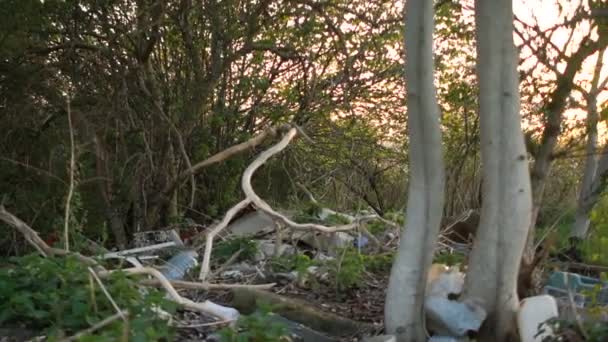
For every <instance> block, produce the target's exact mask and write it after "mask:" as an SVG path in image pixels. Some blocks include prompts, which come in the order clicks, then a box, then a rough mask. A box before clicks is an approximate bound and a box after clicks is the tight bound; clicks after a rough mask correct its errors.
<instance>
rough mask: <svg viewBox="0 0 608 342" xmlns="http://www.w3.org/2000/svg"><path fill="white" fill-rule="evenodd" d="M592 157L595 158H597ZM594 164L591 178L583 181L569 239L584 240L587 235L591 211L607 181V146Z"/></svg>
mask: <svg viewBox="0 0 608 342" xmlns="http://www.w3.org/2000/svg"><path fill="white" fill-rule="evenodd" d="M594 157H596V158H597V156H594ZM594 164H595V165H596V170H595V174H594V175H593V178H592V179H584V180H583V186H584V187H583V188H581V194H580V197H579V200H578V207H577V210H576V220H575V222H574V226H573V227H572V231H571V232H570V236H571V237H575V238H579V239H584V238H586V237H587V235H588V233H589V224H590V215H591V211H592V210H593V207H594V206H595V204H596V203H597V202H598V200H599V199H600V195H601V194H602V192H603V191H604V190H605V189H606V184H607V179H608V145H607V146H606V147H605V148H604V150H603V151H602V155H601V157H600V158H599V160H597V159H596V161H594ZM585 171H587V170H585ZM585 176H587V175H585Z"/></svg>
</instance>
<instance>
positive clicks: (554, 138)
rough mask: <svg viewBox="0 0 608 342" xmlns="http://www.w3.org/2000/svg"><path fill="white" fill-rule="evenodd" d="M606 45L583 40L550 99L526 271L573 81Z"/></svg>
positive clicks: (535, 175)
mask: <svg viewBox="0 0 608 342" xmlns="http://www.w3.org/2000/svg"><path fill="white" fill-rule="evenodd" d="M607 43H608V39H600V40H598V42H593V41H590V40H589V39H588V38H585V39H583V41H582V42H581V44H580V47H579V49H578V50H577V51H576V52H575V53H573V54H572V55H571V56H570V58H569V59H568V61H567V63H566V69H565V70H564V72H563V73H562V74H561V75H557V87H556V88H555V90H553V92H552V93H551V95H550V96H549V103H548V104H547V106H546V108H545V115H546V117H545V128H544V130H543V133H542V137H541V145H540V147H539V148H538V150H537V151H536V152H535V153H534V164H533V166H532V170H531V177H532V203H533V206H532V218H531V220H530V223H529V224H530V229H529V230H528V238H527V243H526V249H525V252H524V257H523V260H522V263H523V264H524V268H526V267H525V266H526V265H532V264H533V262H534V254H535V251H534V228H535V227H536V221H537V219H538V214H539V212H540V208H541V204H542V200H543V195H544V192H545V185H546V182H547V176H548V175H549V172H550V170H551V164H552V162H553V152H554V151H555V147H556V146H557V142H558V139H559V135H560V133H561V126H562V121H563V113H564V111H565V109H566V100H567V99H568V97H569V96H570V93H571V92H572V88H573V87H574V78H575V76H576V74H577V73H578V72H579V70H581V67H582V65H583V62H584V61H585V60H586V59H587V57H589V56H591V55H593V54H594V53H595V52H597V51H598V50H599V49H602V48H604V47H605V46H606V44H607Z"/></svg>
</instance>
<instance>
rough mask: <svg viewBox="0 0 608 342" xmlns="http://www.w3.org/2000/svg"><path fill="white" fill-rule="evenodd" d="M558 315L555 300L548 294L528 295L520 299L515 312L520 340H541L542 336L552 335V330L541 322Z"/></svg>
mask: <svg viewBox="0 0 608 342" xmlns="http://www.w3.org/2000/svg"><path fill="white" fill-rule="evenodd" d="M556 317H558V309H557V302H556V301H555V298H553V297H552V296H549V295H540V296H534V297H528V298H525V299H524V300H522V301H521V306H520V308H519V311H518V312H517V326H518V328H519V336H520V337H521V341H522V342H541V341H543V339H544V338H546V337H550V336H553V331H552V330H551V328H550V327H549V326H547V325H543V326H542V328H541V330H543V331H542V332H541V333H540V334H539V327H540V325H541V324H542V323H544V322H546V321H547V320H549V319H551V318H556Z"/></svg>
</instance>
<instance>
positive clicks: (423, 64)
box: [384, 0, 445, 342]
mask: <svg viewBox="0 0 608 342" xmlns="http://www.w3.org/2000/svg"><path fill="white" fill-rule="evenodd" d="M405 11H406V18H405V20H406V21H405V25H406V30H405V51H406V79H407V99H408V108H407V111H408V131H409V158H410V179H409V196H408V203H407V218H408V219H407V223H406V227H405V230H404V231H402V235H401V243H400V245H399V249H398V252H397V256H396V257H395V262H394V263H393V267H392V270H391V275H390V279H389V284H388V290H387V296H386V304H385V308H384V312H385V328H386V331H387V332H388V333H390V334H395V335H396V336H397V340H398V341H399V342H404V341H423V340H425V339H426V335H425V330H424V324H423V323H424V321H423V320H424V312H423V308H424V290H425V285H426V278H427V273H428V268H429V267H430V265H431V263H432V258H433V251H434V248H435V244H436V242H437V236H438V233H439V226H440V222H441V217H442V213H443V202H444V183H445V179H444V178H445V176H444V165H443V156H442V145H441V130H440V126H439V106H438V104H437V99H436V92H435V86H434V83H433V82H434V78H433V51H432V49H433V26H434V22H433V4H432V2H431V1H426V0H409V1H407V2H406V5H405Z"/></svg>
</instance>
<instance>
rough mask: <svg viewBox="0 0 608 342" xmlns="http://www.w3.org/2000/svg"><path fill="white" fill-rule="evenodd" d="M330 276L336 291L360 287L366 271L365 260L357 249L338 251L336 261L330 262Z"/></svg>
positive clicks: (350, 248)
mask: <svg viewBox="0 0 608 342" xmlns="http://www.w3.org/2000/svg"><path fill="white" fill-rule="evenodd" d="M328 266H329V276H330V279H331V282H332V284H333V285H334V287H335V288H336V290H344V289H349V288H352V287H359V286H360V285H361V283H362V280H363V273H364V271H365V258H364V256H363V255H362V254H360V253H359V252H358V251H357V250H356V249H355V248H352V247H348V248H344V249H341V250H339V251H338V257H337V258H336V259H333V260H330V261H328Z"/></svg>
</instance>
